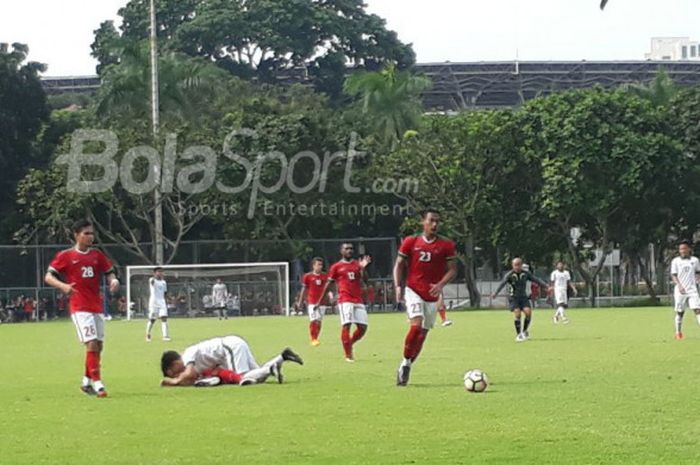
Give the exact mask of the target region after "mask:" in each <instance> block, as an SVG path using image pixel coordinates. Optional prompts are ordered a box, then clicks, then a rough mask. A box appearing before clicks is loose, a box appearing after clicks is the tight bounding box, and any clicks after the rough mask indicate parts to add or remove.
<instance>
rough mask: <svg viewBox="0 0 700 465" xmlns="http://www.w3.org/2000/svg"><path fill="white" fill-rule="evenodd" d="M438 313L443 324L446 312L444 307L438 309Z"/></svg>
mask: <svg viewBox="0 0 700 465" xmlns="http://www.w3.org/2000/svg"><path fill="white" fill-rule="evenodd" d="M438 313H439V314H440V319H441V320H442V321H443V322H444V321H445V320H446V319H447V312H446V311H445V306H444V305H441V306H440V308H438Z"/></svg>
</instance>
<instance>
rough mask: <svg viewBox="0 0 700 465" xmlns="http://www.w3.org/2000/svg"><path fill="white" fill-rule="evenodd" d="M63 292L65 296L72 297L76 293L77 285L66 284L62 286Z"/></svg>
mask: <svg viewBox="0 0 700 465" xmlns="http://www.w3.org/2000/svg"><path fill="white" fill-rule="evenodd" d="M61 290H62V291H63V293H64V294H65V295H71V294H73V292H75V283H70V284H64V285H63V286H61Z"/></svg>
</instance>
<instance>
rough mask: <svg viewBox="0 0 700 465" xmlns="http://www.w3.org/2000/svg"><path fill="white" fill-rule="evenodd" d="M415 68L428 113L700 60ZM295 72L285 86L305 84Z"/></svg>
mask: <svg viewBox="0 0 700 465" xmlns="http://www.w3.org/2000/svg"><path fill="white" fill-rule="evenodd" d="M415 69H416V71H417V72H418V73H420V74H423V75H425V76H427V77H428V78H430V79H431V80H432V81H433V86H432V88H431V89H430V90H428V91H427V92H426V93H425V95H424V96H423V102H424V105H425V109H426V111H430V112H452V111H461V110H465V109H474V108H509V107H517V106H519V105H522V104H523V103H524V102H526V101H528V100H530V99H533V98H536V97H539V96H543V95H547V94H551V93H553V92H558V91H564V90H569V89H583V88H589V87H593V86H596V85H600V86H603V87H606V88H614V87H619V86H622V85H625V84H640V83H641V84H644V83H649V82H651V81H652V80H654V78H655V77H656V75H657V74H658V72H659V71H660V70H664V71H665V72H666V73H668V75H669V76H670V77H671V79H672V80H673V81H674V82H675V83H676V84H677V85H679V86H692V85H698V84H700V62H697V61H696V62H692V61H501V62H473V63H450V62H445V63H422V64H417V65H416V66H415ZM305 76H306V73H304V72H298V73H297V72H292V73H291V74H290V76H287V78H285V79H282V81H284V82H288V81H296V82H304V81H305V80H306V79H307V78H306V77H305ZM43 83H44V88H45V89H46V91H47V92H48V93H49V94H61V93H69V92H92V91H95V90H96V89H97V88H98V87H99V86H100V80H99V77H98V76H71V77H46V78H44V79H43Z"/></svg>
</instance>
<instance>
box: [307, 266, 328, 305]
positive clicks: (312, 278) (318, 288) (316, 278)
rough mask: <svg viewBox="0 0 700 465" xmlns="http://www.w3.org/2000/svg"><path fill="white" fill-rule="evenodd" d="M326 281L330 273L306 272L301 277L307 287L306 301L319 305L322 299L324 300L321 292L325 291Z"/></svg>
mask: <svg viewBox="0 0 700 465" xmlns="http://www.w3.org/2000/svg"><path fill="white" fill-rule="evenodd" d="M326 281H328V275H327V274H324V273H321V274H314V273H306V274H305V275H304V276H303V277H302V278H301V283H302V284H303V285H304V286H305V287H306V302H308V303H309V304H310V305H318V304H320V303H321V300H323V299H322V298H323V296H322V295H321V292H323V287H324V286H325V285H326Z"/></svg>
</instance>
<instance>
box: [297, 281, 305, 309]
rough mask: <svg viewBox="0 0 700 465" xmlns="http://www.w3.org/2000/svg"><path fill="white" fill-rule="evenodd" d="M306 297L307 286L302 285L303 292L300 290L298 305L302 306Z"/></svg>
mask: <svg viewBox="0 0 700 465" xmlns="http://www.w3.org/2000/svg"><path fill="white" fill-rule="evenodd" d="M305 298H306V286H301V292H299V298H298V299H297V307H299V308H301V304H303V303H304V299H305Z"/></svg>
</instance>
